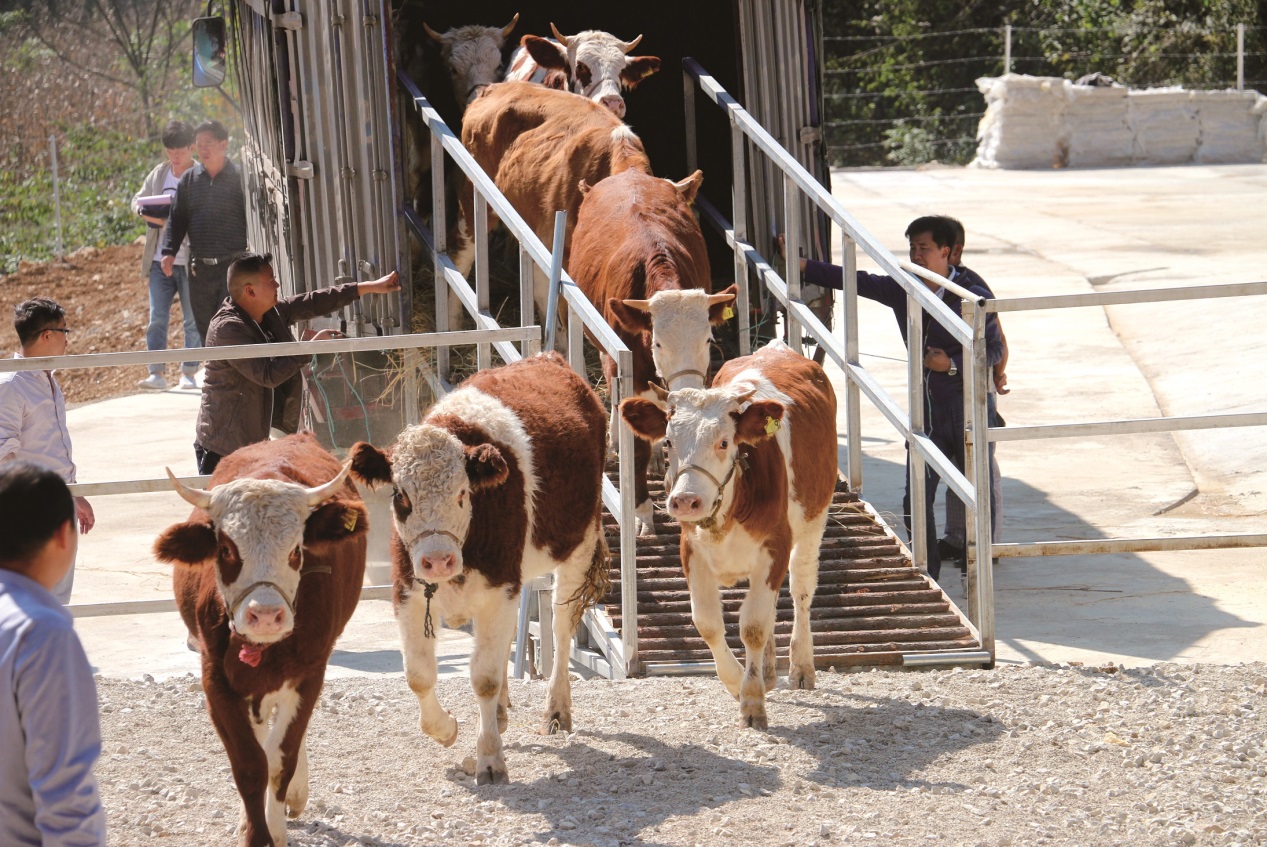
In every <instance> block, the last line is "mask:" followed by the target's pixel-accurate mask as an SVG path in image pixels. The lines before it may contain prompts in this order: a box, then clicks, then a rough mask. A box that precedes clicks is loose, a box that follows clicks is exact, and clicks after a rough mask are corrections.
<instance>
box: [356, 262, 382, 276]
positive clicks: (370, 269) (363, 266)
mask: <svg viewBox="0 0 1267 847" xmlns="http://www.w3.org/2000/svg"><path fill="white" fill-rule="evenodd" d="M356 266H357V267H358V268H360V270H361V273H363V274H366V275H368V276H375V275H376V274H377V272H376V271H375V270H374V263H373V262H370V261H367V260H365V259H362V260H361V261H359V262H357V263H356Z"/></svg>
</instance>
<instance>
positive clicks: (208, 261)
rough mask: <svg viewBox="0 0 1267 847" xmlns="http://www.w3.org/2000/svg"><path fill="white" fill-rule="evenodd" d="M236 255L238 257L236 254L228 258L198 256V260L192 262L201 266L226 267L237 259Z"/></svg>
mask: <svg viewBox="0 0 1267 847" xmlns="http://www.w3.org/2000/svg"><path fill="white" fill-rule="evenodd" d="M237 255H238V254H237V253H231V254H229V255H228V256H210V257H205V256H199V257H198V258H196V259H194V261H195V262H198V263H199V264H202V265H227V264H229V263H230V262H232V261H233V260H234V259H235V258H236V257H237Z"/></svg>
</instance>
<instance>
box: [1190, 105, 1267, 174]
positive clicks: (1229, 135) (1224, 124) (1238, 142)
mask: <svg viewBox="0 0 1267 847" xmlns="http://www.w3.org/2000/svg"><path fill="white" fill-rule="evenodd" d="M1264 99H1267V98H1263V97H1262V96H1260V95H1259V94H1258V92H1256V91H1194V92H1192V103H1193V107H1194V108H1195V111H1196V113H1197V126H1198V128H1199V136H1198V141H1197V151H1196V156H1195V157H1194V160H1195V161H1197V162H1201V163H1203V164H1231V163H1247V162H1261V161H1263V153H1264V149H1263V137H1262V135H1261V133H1260V131H1259V127H1260V124H1261V122H1262V112H1263V109H1262V107H1261V106H1260V103H1261V101H1264Z"/></svg>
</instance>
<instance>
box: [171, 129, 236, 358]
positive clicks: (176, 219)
mask: <svg viewBox="0 0 1267 847" xmlns="http://www.w3.org/2000/svg"><path fill="white" fill-rule="evenodd" d="M194 147H195V148H196V149H197V150H198V158H199V160H200V162H199V164H197V165H195V166H194V167H192V168H190V169H189V170H188V171H186V172H185V175H184V176H182V177H181V178H180V183H179V184H178V185H177V187H176V200H175V202H174V203H172V211H171V217H170V218H169V223H168V227H167V242H166V243H165V244H164V245H163V262H162V268H163V273H165V274H167V275H168V276H171V273H172V267H173V266H174V264H175V261H176V253H177V251H179V250H180V243H181V241H183V240H184V238H185V236H186V235H188V236H189V277H190V278H189V299H190V301H192V303H191V304H192V306H193V312H194V322H195V323H196V324H197V325H198V333H199V335H200V336H201V337H202V338H203V340H204V341H205V340H206V338H207V326H208V325H209V324H210V323H211V316H212V315H214V314H215V313H216V310H217V309H219V308H220V304H221V303H222V302H224V298H225V297H228V296H229V289H228V286H227V284H226V275H227V274H228V271H229V262H231V261H233V258H234V257H235V256H236V255H237V254H239V253H241V252H242V251H244V250H245V249H246V197H245V195H244V194H243V192H242V172H241V171H240V170H238V167H237V165H235V164H233V160H232V159H230V158H229V156H228V150H229V132H228V130H226V129H225V128H224V125H223V124H221V123H220V122H219V121H203V122H202V123H200V124H198V126H197V127H195V128H194Z"/></svg>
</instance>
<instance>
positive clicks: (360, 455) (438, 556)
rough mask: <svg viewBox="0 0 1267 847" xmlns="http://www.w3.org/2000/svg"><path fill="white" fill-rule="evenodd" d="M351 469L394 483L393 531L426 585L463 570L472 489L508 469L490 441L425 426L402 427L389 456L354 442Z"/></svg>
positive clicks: (370, 479)
mask: <svg viewBox="0 0 1267 847" xmlns="http://www.w3.org/2000/svg"><path fill="white" fill-rule="evenodd" d="M352 472H353V473H354V474H356V475H357V477H359V478H360V479H362V480H364V481H365V482H366V483H368V484H370V485H376V484H379V483H383V482H391V483H392V484H393V485H394V487H395V491H394V492H393V495H392V518H393V521H394V523H395V525H396V534H397V535H398V536H399V537H400V541H401V543H402V544H404V546H405V549H406V550H408V551H409V561H410V563H411V564H412V565H413V571H414V578H416V579H419V580H422V581H424V582H430V583H437V582H444V581H446V580H450V579H452V578H453V577H455V576H458V575H459V574H460V573H462V545H463V544H465V543H466V535H467V532H468V530H469V529H470V527H471V493H472V492H473V491H479V490H480V489H483V488H491V487H493V486H497V485H501V484H502V483H503V482H505V481H506V477H507V476H508V473H509V471H508V469H507V467H506V460H505V459H503V458H502V455H501V452H500V451H498V449H497V448H496V447H494V446H493V445H492V444H478V445H475V446H468V445H465V444H463V443H462V442H461V441H459V440H458V439H457V438H455V437H454V436H453V435H452V433H450V432H449V431H448V430H445V429H441V428H440V427H437V426H432V425H430V424H420V425H418V426H411V427H409V428H407V429H406V430H404V431H403V432H402V433H401V434H400V437H399V439H397V441H396V446H395V448H394V449H393V451H392V454H391V458H390V459H388V457H387V456H386V455H385V454H383V453H382V452H380V451H379V450H378V449H376V448H375V447H373V446H371V445H369V444H366V443H364V442H361V443H358V444H356V445H355V446H353V448H352Z"/></svg>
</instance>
